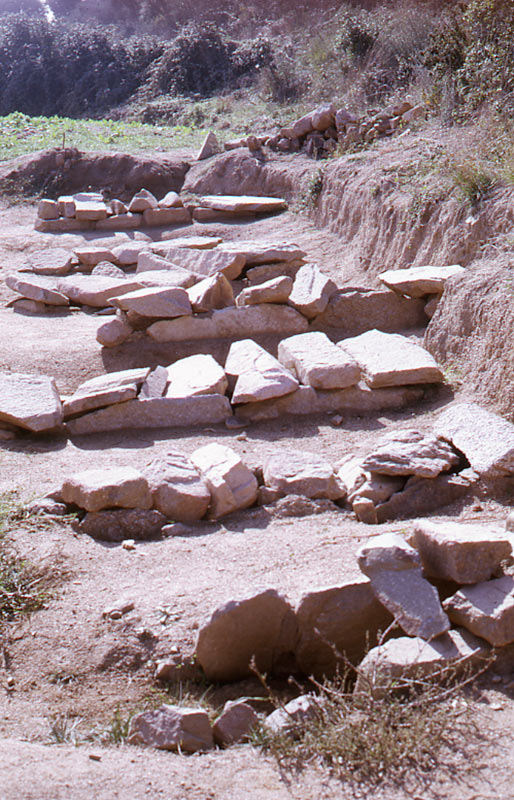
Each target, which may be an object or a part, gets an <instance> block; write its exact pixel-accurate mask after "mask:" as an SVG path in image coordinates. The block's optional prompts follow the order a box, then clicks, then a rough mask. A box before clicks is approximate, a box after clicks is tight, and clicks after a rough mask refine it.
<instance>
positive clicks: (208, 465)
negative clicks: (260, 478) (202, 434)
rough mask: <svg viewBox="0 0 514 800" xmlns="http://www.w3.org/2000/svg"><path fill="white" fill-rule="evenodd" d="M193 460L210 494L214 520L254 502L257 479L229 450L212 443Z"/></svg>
mask: <svg viewBox="0 0 514 800" xmlns="http://www.w3.org/2000/svg"><path fill="white" fill-rule="evenodd" d="M191 461H192V462H193V464H194V465H195V467H196V468H197V469H198V470H199V471H200V473H201V474H202V476H203V478H204V480H205V482H206V484H207V486H208V488H209V490H210V492H211V504H210V508H209V517H210V518H211V519H218V518H219V517H222V516H224V515H225V514H230V513H231V512H232V511H237V510H238V509H242V508H248V507H249V506H251V505H253V504H254V503H255V501H256V499H257V489H258V484H257V479H256V477H255V475H254V474H253V472H252V471H251V470H250V469H249V468H248V467H247V466H246V465H245V464H243V462H242V461H241V459H240V458H239V456H238V455H237V453H235V452H234V451H233V450H231V449H230V448H229V447H225V446H224V445H221V444H217V443H215V442H213V443H212V444H208V445H205V447H200V448H199V449H198V450H195V451H194V453H193V454H192V456H191Z"/></svg>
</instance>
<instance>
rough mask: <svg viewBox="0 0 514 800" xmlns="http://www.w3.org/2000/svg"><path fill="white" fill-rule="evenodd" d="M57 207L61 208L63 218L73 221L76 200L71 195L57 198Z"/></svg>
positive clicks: (60, 212)
mask: <svg viewBox="0 0 514 800" xmlns="http://www.w3.org/2000/svg"><path fill="white" fill-rule="evenodd" d="M57 205H58V206H59V214H60V215H61V217H68V218H69V219H73V217H74V216H75V200H74V199H73V197H72V196H71V195H64V194H63V195H61V196H60V197H58V198H57Z"/></svg>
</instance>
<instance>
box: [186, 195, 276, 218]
mask: <svg viewBox="0 0 514 800" xmlns="http://www.w3.org/2000/svg"><path fill="white" fill-rule="evenodd" d="M200 205H201V207H202V208H212V209H213V210H214V211H229V212H230V213H232V214H248V213H253V214H272V213H274V212H275V211H284V210H285V209H286V208H287V202H286V201H285V200H282V199H281V198H279V197H252V196H250V195H237V196H232V195H205V196H204V197H201V198H200Z"/></svg>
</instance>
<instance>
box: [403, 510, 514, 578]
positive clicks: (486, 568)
mask: <svg viewBox="0 0 514 800" xmlns="http://www.w3.org/2000/svg"><path fill="white" fill-rule="evenodd" d="M409 541H410V544H411V545H412V546H413V547H415V548H416V550H417V551H418V553H419V554H420V556H421V561H422V564H423V571H424V573H425V575H429V576H431V577H433V578H442V579H443V580H447V581H454V582H455V583H460V584H462V583H464V584H465V583H481V582H482V581H487V580H489V578H491V577H492V576H493V574H494V573H495V572H496V571H497V570H498V569H499V568H500V565H501V563H502V561H504V560H505V559H508V558H510V556H511V555H512V542H511V540H510V539H509V538H508V536H507V535H506V533H505V532H504V531H501V530H499V529H498V528H495V527H494V526H492V525H483V524H476V523H475V524H474V523H469V522H464V523H461V522H431V521H430V520H423V519H422V520H417V522H416V524H415V527H414V531H413V533H412V534H411V536H410V537H409Z"/></svg>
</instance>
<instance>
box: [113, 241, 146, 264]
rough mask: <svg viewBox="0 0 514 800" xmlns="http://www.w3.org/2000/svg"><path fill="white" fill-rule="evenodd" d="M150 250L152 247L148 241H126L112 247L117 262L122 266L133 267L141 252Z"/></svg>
mask: <svg viewBox="0 0 514 800" xmlns="http://www.w3.org/2000/svg"><path fill="white" fill-rule="evenodd" d="M150 252H151V248H150V244H149V243H148V242H126V243H125V244H120V245H117V246H116V247H113V248H112V254H113V256H114V258H115V261H116V264H119V265H120V266H122V267H131V266H133V265H134V264H137V261H138V257H139V255H140V253H150Z"/></svg>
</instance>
